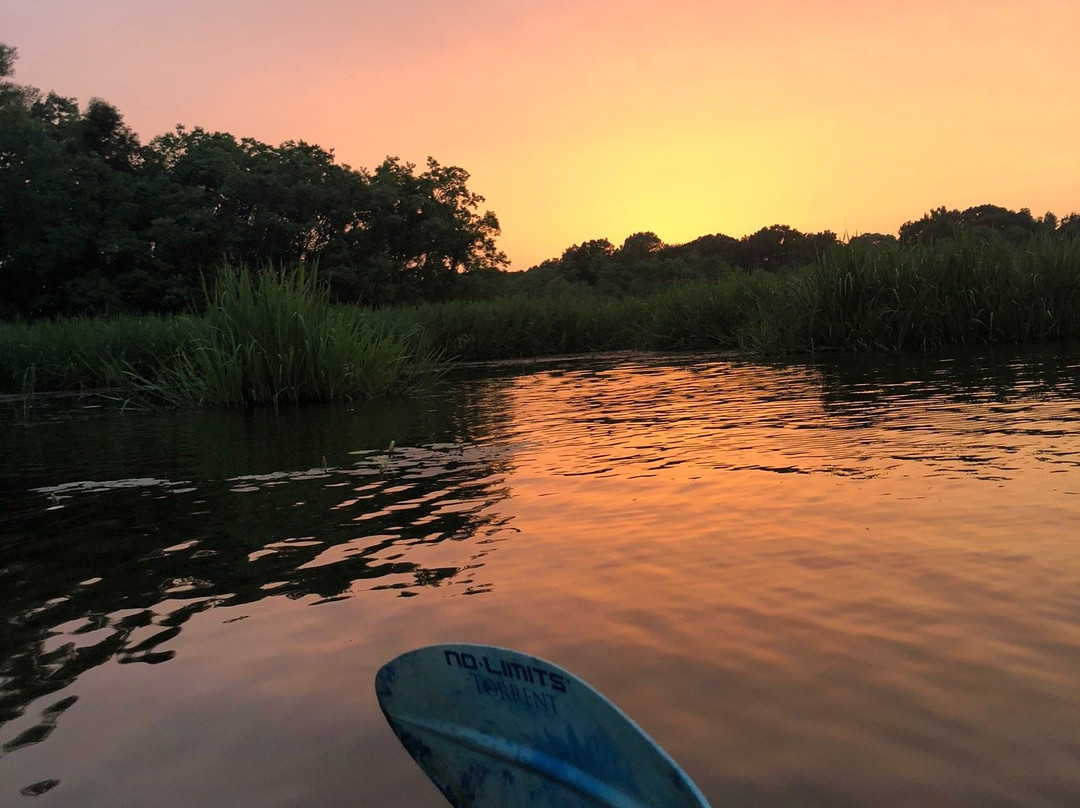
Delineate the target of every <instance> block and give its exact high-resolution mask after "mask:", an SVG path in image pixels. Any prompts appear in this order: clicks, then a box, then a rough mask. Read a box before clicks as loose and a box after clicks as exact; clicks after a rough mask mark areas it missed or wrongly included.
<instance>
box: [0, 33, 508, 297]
mask: <svg viewBox="0 0 1080 808" xmlns="http://www.w3.org/2000/svg"><path fill="white" fill-rule="evenodd" d="M15 58H16V51H15V49H14V48H12V47H10V46H6V45H0V316H22V317H46V316H54V315H67V314H74V313H91V312H92V313H100V312H117V311H125V310H131V311H146V312H154V311H158V312H174V311H180V310H185V309H187V308H189V307H190V306H191V304H192V301H193V300H195V299H197V297H198V292H199V288H200V283H201V279H202V274H203V273H204V272H208V271H212V270H213V269H214V268H216V267H217V266H219V265H221V264H222V263H223V262H231V263H239V264H247V265H252V266H260V267H261V266H267V265H270V264H275V265H281V264H291V263H295V262H306V263H315V262H317V264H318V266H319V271H320V276H321V277H322V278H324V279H326V280H329V282H330V285H331V288H332V290H333V294H334V295H335V296H336V297H337V299H339V300H342V301H350V302H355V301H361V302H364V303H367V304H372V305H385V304H392V303H401V302H411V301H416V300H423V299H437V298H442V297H445V296H446V295H447V294H448V289H449V287H450V286H452V285H453V282H454V280H455V279H456V277H457V276H458V274H460V273H463V272H469V271H474V270H498V269H500V268H501V267H503V266H505V265H506V263H507V261H506V257H505V256H504V255H503V254H502V253H501V252H500V251H499V250H498V249H497V247H496V243H495V239H496V237H497V235H498V234H499V222H498V219H497V218H496V217H495V215H494V214H493V213H492V212H490V211H485V210H482V209H481V207H480V206H481V204H482V203H483V201H484V200H483V197H481V196H479V195H478V194H475V193H473V192H472V191H471V190H469V188H468V185H467V182H468V180H469V174H468V172H466V171H465V170H464V169H462V168H458V167H454V166H444V165H441V164H439V163H438V162H437V161H436V160H435V159H433V158H429V159H428V161H427V165H426V167H425V168H424V169H423V170H420V169H417V167H416V166H415V165H413V164H411V163H407V162H402V161H401V160H399V159H398V158H395V157H389V158H387V159H386V160H385V161H384V162H383V163H382V164H380V165H379V166H377V167H376V168H375V169H374V170H372V171H369V170H366V169H363V168H361V169H353V168H351V167H350V166H348V165H345V164H341V163H338V162H337V161H336V160H335V158H334V154H333V152H332V151H328V150H326V149H323V148H320V147H319V146H315V145H312V144H309V143H305V142H303V141H288V142H285V143H282V144H281V145H279V146H272V145H269V144H266V143H262V142H260V141H258V140H255V139H253V138H237V137H235V136H233V135H231V134H229V133H226V132H210V131H207V130H205V129H202V128H199V127H195V128H191V129H188V128H185V127H183V126H177V127H176V129H175V130H174V131H172V132H169V133H166V134H164V135H161V136H159V137H155V138H153V139H152V140H151V141H150V142H149V143H147V144H141V143H140V142H139V139H138V137H137V136H136V135H135V133H134V132H133V131H132V130H131V129H130V128H129V127H128V126H127V125H125V124H124V121H123V118H122V116H121V114H120V112H119V111H118V110H117V109H116V108H115V107H113V106H112V105H110V104H108V103H107V102H105V101H103V100H101V99H97V98H95V99H92V100H91V101H90V102H89V103H88V104H87V105H86V106H85V107H84V108H82V109H80V108H79V105H78V104H77V103H76V101H75V100H74V99H72V98H66V97H63V96H60V95H58V94H56V93H54V92H49V93H43V92H42V91H40V90H38V89H37V88H34V87H29V86H22V85H18V84H15V83H14V82H13V81H11V80H9V79H10V77H11V76H12V75H13V70H14V62H15Z"/></svg>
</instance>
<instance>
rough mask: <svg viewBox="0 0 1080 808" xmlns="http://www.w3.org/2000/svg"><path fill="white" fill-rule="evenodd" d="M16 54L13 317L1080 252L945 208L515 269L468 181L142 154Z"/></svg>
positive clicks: (0, 129)
mask: <svg viewBox="0 0 1080 808" xmlns="http://www.w3.org/2000/svg"><path fill="white" fill-rule="evenodd" d="M15 57H16V51H15V49H14V48H11V47H9V46H6V45H0V317H13V316H14V317H24V318H41V317H51V316H58V315H70V314H78V313H102V312H113V313H115V312H121V311H139V312H162V313H165V312H177V311H184V310H189V309H190V307H191V306H192V304H193V303H195V302H197V301H198V299H199V292H200V287H201V282H202V279H203V277H204V273H211V272H213V271H214V270H215V269H216V268H217V267H218V266H220V265H222V264H223V263H231V264H246V265H249V266H252V267H256V268H260V267H266V266H271V265H278V266H280V265H287V264H294V263H308V264H317V266H318V267H319V274H320V277H321V278H322V279H323V280H326V281H328V282H329V285H330V290H331V293H332V294H333V296H334V298H335V299H336V300H337V301H339V302H343V303H360V304H362V305H368V306H386V305H397V304H409V303H416V302H421V301H436V300H445V299H450V298H472V299H476V298H491V297H496V296H500V295H516V294H524V295H536V294H545V295H550V294H560V293H564V292H567V291H574V292H581V291H588V290H595V291H596V292H598V293H606V294H618V295H644V294H650V293H652V292H654V291H656V290H658V289H659V288H662V287H664V286H666V285H670V284H671V283H674V282H679V281H692V280H702V279H710V278H716V277H719V276H720V275H722V274H724V273H726V272H731V271H744V272H753V271H768V272H776V271H783V270H784V269H786V268H791V267H801V266H806V265H809V264H811V263H813V262H814V261H815V260H816V259H817V258H819V257H820V256H822V255H823V254H824V253H825V252H827V251H828V250H832V249H836V248H839V247H842V246H844V245H846V246H848V247H852V248H871V249H900V248H903V247H904V246H905V245H913V244H925V243H931V242H935V241H941V240H944V239H955V238H974V239H982V240H986V239H994V240H999V241H1003V242H1007V243H1009V244H1013V245H1022V244H1023V243H1025V242H1026V241H1028V240H1030V239H1033V238H1036V237H1039V236H1047V237H1053V238H1080V216H1078V215H1077V214H1072V215H1070V216H1066V217H1065V218H1063V219H1061V220H1060V221H1059V220H1058V219H1057V217H1055V216H1054V215H1053V214H1051V213H1047V214H1045V215H1044V216H1042V217H1039V218H1037V217H1035V216H1034V215H1032V213H1031V211H1030V210H1028V209H1026V208H1024V209H1022V210H1020V211H1012V210H1008V209H1006V208H1002V207H998V206H996V205H980V206H977V207H971V208H968V209H966V210H950V209H946V208H944V207H941V208H936V209H934V210H931V211H929V212H928V213H926V214H925V215H924V216H923V217H922V218H920V219H918V220H915V221H910V222H906V223H905V224H904V225H903V226H901V228H900V230H899V235H898V236H893V235H889V234H881V233H867V234H860V235H857V236H854V237H852V238H850V239H847V240H846V241H844V242H842V241H841V239H839V238H838V237H837V235H836V234H835V233H833V232H831V231H828V230H826V231H822V232H819V233H803V232H800V231H799V230H797V229H795V228H793V227H789V226H786V225H780V224H776V225H771V226H769V227H764V228H762V229H760V230H758V231H757V232H755V233H752V234H749V235H746V236H743V237H742V238H733V237H731V236H727V235H724V234H722V233H716V234H712V235H705V236H701V237H700V238H697V239H694V240H693V241H691V242H688V243H686V244H678V245H670V244H665V243H664V242H663V241H662V240H661V239H660V238H659V237H658V236H657V235H656V234H655V233H652V232H640V233H634V234H633V235H631V236H629V237H628V238H626V239H625V240H624V241H623V243H622V244H621V245H620V246H618V247H616V246H615V245H614V244H613V243H612V242H610V241H609V240H607V239H606V238H599V239H592V240H588V241H585V242H583V243H581V244H574V245H572V246H571V247H568V248H567V249H566V250H565V251H564V252H563V253H562V255H561V256H560V257H558V258H552V259H550V260H547V261H544V262H542V263H540V264H538V265H537V266H534V267H532V268H530V269H528V270H526V271H525V272H509V271H507V269H506V267H507V263H508V262H507V259H506V256H505V255H504V254H503V253H502V252H500V251H499V249H498V248H497V245H496V238H497V236H498V235H499V222H498V219H497V218H496V216H495V214H494V213H492V212H491V211H486V210H482V208H481V205H482V204H483V202H484V199H483V197H481V196H479V195H478V194H476V193H474V192H472V191H471V190H470V189H469V188H468V185H467V183H468V180H469V174H468V172H467V171H465V170H464V169H462V168H458V167H454V166H443V165H440V164H439V163H438V162H437V161H436V160H434V159H433V158H429V159H428V162H427V165H426V167H425V168H424V169H423V170H419V169H418V168H417V167H416V166H415V165H413V164H411V163H407V162H402V161H401V160H399V159H398V158H395V157H389V158H387V159H386V160H385V161H384V162H383V163H381V164H380V165H378V166H377V167H376V168H375V169H374V170H370V171H369V170H367V169H364V168H360V169H353V168H351V167H350V166H348V165H345V164H342V163H338V162H337V161H336V160H335V157H334V154H333V152H332V151H328V150H326V149H323V148H321V147H319V146H316V145H312V144H308V143H305V142H303V141H287V142H285V143H282V144H281V145H279V146H272V145H269V144H266V143H262V142H260V141H258V140H255V139H253V138H237V137H235V136H233V135H231V134H229V133H227V132H210V131H207V130H204V129H202V128H200V127H195V128H191V129H188V128H185V127H184V126H177V127H176V129H175V130H174V131H172V132H168V133H166V134H163V135H160V136H158V137H155V138H153V139H152V140H151V141H150V142H149V143H147V144H145V145H144V144H140V142H139V139H138V137H137V136H136V135H135V133H134V132H133V131H132V130H131V129H130V128H129V127H128V126H127V125H125V124H124V121H123V117H122V116H121V114H120V112H119V111H118V110H117V109H116V108H115V107H113V106H112V105H110V104H108V103H107V102H105V101H102V100H101V99H97V98H95V99H91V100H90V102H89V103H88V104H87V105H86V106H85V108H82V109H80V107H79V105H78V104H77V103H76V101H75V100H74V99H71V98H66V97H63V96H60V95H57V94H56V93H53V92H49V93H43V92H42V91H40V90H38V89H36V88H34V87H28V86H22V85H18V84H16V83H14V82H13V81H11V80H10V77H11V76H12V75H13V70H14V62H15Z"/></svg>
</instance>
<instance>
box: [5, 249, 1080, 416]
mask: <svg viewBox="0 0 1080 808" xmlns="http://www.w3.org/2000/svg"><path fill="white" fill-rule="evenodd" d="M204 292H205V296H206V313H205V315H203V316H200V317H180V318H172V319H161V318H154V317H130V316H129V317H118V318H114V319H109V320H100V319H95V320H91V319H75V320H66V321H59V322H50V323H39V324H35V325H33V326H29V325H25V324H18V323H14V324H0V386H2V387H3V389H4V390H6V391H8V392H13V393H18V392H20V391H21V392H22V393H24V394H32V393H34V392H36V391H47V390H72V389H73V390H85V389H94V388H101V387H110V388H116V389H119V390H120V391H121V395H123V396H127V397H132V398H140V399H153V400H157V401H164V402H167V403H173V404H183V403H192V404H211V405H221V406H241V405H249V404H281V403H286V402H297V401H304V400H315V399H332V398H342V397H344V398H371V397H375V396H381V395H387V394H393V393H396V392H400V391H402V390H404V389H406V388H407V387H409V386H410V385H411V384H413V383H414V382H416V381H418V380H419V379H421V378H423V377H425V376H427V375H429V374H430V372H431V371H432V370H433V369H434V368H436V367H437V366H438V365H439V364H440V363H439V362H438V361H437V358H438V357H442V356H444V357H446V358H448V359H459V360H490V359H513V358H521V357H530V356H542V355H555V354H566V353H584V352H592V351H609V350H622V349H642V350H696V349H706V350H742V351H751V352H755V353H762V354H782V353H800V352H818V351H846V352H860V351H929V350H936V349H938V348H943V347H947V346H950V345H956V346H969V347H977V346H986V345H991V344H995V343H1003V342H1026V341H1033V340H1058V339H1070V338H1072V339H1075V338H1080V240H1075V239H1063V238H1049V237H1047V238H1036V239H1033V240H1032V241H1030V242H1028V243H1026V244H1024V245H1020V246H1018V245H1013V244H1009V243H1008V242H1006V241H1004V240H998V241H995V240H985V239H983V240H979V239H974V238H972V239H956V240H947V241H942V242H939V243H936V244H929V245H910V246H905V245H891V246H861V245H858V244H854V245H842V246H838V247H836V248H835V249H831V250H829V251H828V252H826V253H825V254H823V255H822V256H820V257H819V259H818V260H817V261H815V262H814V263H813V264H812V265H810V266H808V267H804V268H802V269H796V270H789V271H786V272H784V273H783V274H774V273H768V272H755V273H749V274H748V273H745V272H741V271H732V272H728V273H726V274H721V275H720V276H719V277H718V278H716V279H715V280H709V281H697V282H692V283H685V284H678V285H673V286H671V287H669V288H667V289H666V290H664V291H662V292H658V293H655V294H652V295H649V296H644V297H609V296H605V295H603V294H601V293H599V292H597V291H595V290H594V289H591V288H590V287H586V286H580V287H574V288H572V289H567V290H565V291H563V292H562V293H561V294H558V295H553V296H547V297H539V298H531V297H521V296H519V297H505V298H496V299H491V300H484V301H475V302H465V301H450V302H445V303H437V304H429V305H424V306H418V307H411V308H398V309H386V310H378V311H363V310H360V309H357V308H355V307H350V306H341V307H335V306H332V305H331V303H330V300H329V295H328V292H327V291H326V289H325V287H323V286H322V285H321V284H320V283H319V282H318V281H317V279H316V277H315V274H314V273H313V272H311V271H309V270H307V269H304V268H300V269H294V270H284V269H280V270H264V271H261V272H250V271H248V270H246V269H243V268H240V269H231V270H226V271H225V272H223V273H222V275H221V276H220V277H219V278H218V280H217V281H216V282H215V283H213V284H210V285H208V286H206V287H205V289H204Z"/></svg>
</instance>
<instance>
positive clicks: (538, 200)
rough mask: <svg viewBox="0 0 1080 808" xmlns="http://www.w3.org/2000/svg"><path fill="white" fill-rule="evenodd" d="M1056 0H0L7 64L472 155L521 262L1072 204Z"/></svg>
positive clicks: (110, 96) (125, 104)
mask: <svg viewBox="0 0 1080 808" xmlns="http://www.w3.org/2000/svg"><path fill="white" fill-rule="evenodd" d="M1078 31H1080V3H1076V2H1074V1H1073V0H1027V1H1026V2H1020V1H1019V0H890V1H888V2H873V0H864V1H863V2H856V1H855V0H804V1H803V2H795V1H794V0H788V1H787V2H780V1H778V0H766V2H758V3H751V2H747V0H742V2H715V1H714V2H685V1H684V0H669V2H668V3H666V4H664V5H663V6H661V5H660V4H657V3H646V2H641V1H640V0H622V1H621V2H619V3H613V2H600V1H599V0H576V2H575V1H573V0H535V2H528V1H527V0H474V2H458V1H457V0H411V1H410V0H308V1H307V2H304V3H297V2H294V1H293V0H290V2H284V0H229V1H228V2H226V1H225V0H184V2H176V0H171V1H170V2H164V0H0V41H3V42H5V43H6V44H9V45H14V46H15V47H17V48H18V49H19V57H20V58H19V61H18V62H17V63H16V75H15V80H16V81H18V82H20V83H25V84H32V85H35V86H38V87H41V88H42V89H46V90H56V91H57V92H59V93H61V94H63V95H69V96H75V97H76V98H78V99H79V101H80V102H81V103H83V104H85V103H86V101H88V100H89V99H90V98H91V97H94V96H97V97H101V98H104V99H105V100H107V101H109V102H110V103H112V104H115V105H116V106H117V107H118V108H119V109H120V111H121V113H122V114H123V115H124V117H125V120H126V121H127V123H128V124H129V125H130V126H132V127H133V128H134V129H135V130H136V131H137V132H138V133H139V135H140V136H141V137H142V139H143V140H144V141H145V140H148V139H149V138H151V137H153V136H154V135H157V134H161V133H162V132H165V131H167V130H169V129H171V128H172V127H173V126H174V125H175V124H177V123H184V124H185V125H188V126H196V125H198V126H204V127H206V128H208V129H220V130H225V131H229V132H232V133H233V134H235V135H237V136H250V137H255V138H258V139H259V140H263V141H267V142H271V143H279V142H281V141H283V140H307V141H309V142H314V143H318V144H319V145H322V146H324V147H327V148H332V149H333V150H334V151H335V153H336V154H337V156H338V158H339V159H340V160H341V161H343V162H347V163H349V164H351V165H353V166H367V167H373V166H374V165H376V164H377V163H379V162H380V161H381V160H382V159H383V158H384V157H385V156H387V155H396V156H400V157H402V158H404V159H407V160H411V161H413V162H416V163H419V164H422V163H423V161H424V159H425V158H426V157H427V155H429V154H430V155H432V156H434V157H435V158H436V159H438V160H439V161H440V162H442V163H445V164H454V165H460V166H462V167H464V168H465V169H467V170H468V171H469V172H470V173H471V174H472V180H471V182H470V187H471V188H472V189H473V190H474V191H476V192H478V193H480V194H482V195H484V196H485V197H487V206H488V207H490V208H491V209H492V210H494V211H495V212H496V213H497V214H498V216H499V218H500V221H501V222H502V227H503V236H502V238H501V240H500V244H501V247H502V249H504V250H505V251H506V252H507V254H508V255H509V256H510V258H511V260H512V261H513V266H514V267H515V268H517V269H524V268H526V267H528V266H530V265H532V264H534V263H537V262H539V261H541V260H543V259H545V258H549V257H554V256H557V255H559V254H560V253H561V252H562V251H563V249H564V248H566V247H567V246H569V245H571V244H573V243H576V242H581V241H584V240H586V239H590V238H601V237H606V238H608V239H610V240H611V241H613V242H615V243H616V244H618V243H620V242H621V241H622V239H624V238H625V237H626V236H627V235H629V234H631V233H633V232H636V231H639V230H652V231H654V232H656V233H657V234H658V235H659V236H660V237H661V238H662V239H664V240H665V241H667V242H669V243H680V242H684V241H688V240H690V239H693V238H695V237H697V236H699V235H703V234H705V233H715V232H723V233H727V234H729V235H733V236H740V235H743V234H745V233H747V232H752V231H754V230H757V229H758V228H760V227H763V226H766V225H769V224H774V223H783V224H790V225H792V226H794V227H797V228H799V229H801V230H821V229H830V230H834V231H837V232H838V233H840V234H841V235H843V234H845V233H846V234H848V235H853V234H855V233H858V232H868V231H883V232H893V233H895V232H896V230H897V228H898V227H899V226H900V225H901V224H902V223H903V222H905V221H907V220H910V219H915V218H918V217H919V216H921V215H922V214H923V213H924V212H925V211H927V210H928V209H930V208H932V207H937V206H939V205H946V206H949V207H967V206H970V205H976V204H982V203H987V202H990V203H995V204H1000V205H1005V206H1007V207H1011V208H1021V207H1028V208H1030V209H1031V210H1032V211H1033V212H1034V213H1035V214H1036V215H1041V214H1042V213H1043V212H1045V211H1047V210H1051V211H1053V212H1055V213H1057V214H1059V215H1064V214H1067V213H1070V212H1073V211H1080V148H1077V145H1076V144H1077V143H1080V48H1078V47H1077V46H1076V34H1077V32H1078Z"/></svg>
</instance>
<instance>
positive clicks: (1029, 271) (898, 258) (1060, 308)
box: [377, 238, 1080, 360]
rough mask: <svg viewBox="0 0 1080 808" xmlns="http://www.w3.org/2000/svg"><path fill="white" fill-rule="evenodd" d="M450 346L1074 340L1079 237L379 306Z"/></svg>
mask: <svg viewBox="0 0 1080 808" xmlns="http://www.w3.org/2000/svg"><path fill="white" fill-rule="evenodd" d="M377 316H378V317H379V318H380V322H382V323H383V325H384V327H386V328H389V329H393V328H395V327H402V326H407V327H409V328H415V329H419V330H422V331H423V332H424V333H425V334H426V335H427V339H428V340H429V344H430V345H432V346H437V347H439V348H441V349H443V350H445V351H446V353H447V355H448V356H451V357H455V358H459V359H466V360H478V359H499V358H517V357H523V356H537V355H544V354H549V355H550V354H559V353H579V352H587V351H597V350H617V349H646V350H686V349H720V350H725V349H731V350H742V351H751V352H754V353H763V354H783V353H806V352H819V351H820V352H828V351H843V352H866V351H916V352H922V351H929V350H936V349H938V348H943V347H946V346H950V345H955V346H968V347H972V346H975V347H977V346H986V345H992V344H996V343H1003V342H1027V341H1033V340H1054V339H1068V338H1078V337H1080V241H1076V240H1068V239H1054V238H1042V239H1034V240H1032V241H1031V242H1029V243H1027V244H1025V245H1023V246H1016V245H1012V244H1009V243H1008V242H1005V241H1004V240H1000V241H994V240H979V239H974V238H972V239H957V240H949V241H945V242H940V243H937V244H930V245H911V246H902V245H892V246H884V247H883V246H863V245H858V244H855V245H842V246H839V247H837V248H835V249H832V250H830V251H828V252H826V253H825V254H823V255H822V256H820V257H819V259H818V260H817V261H815V262H814V263H813V264H812V265H810V266H808V267H804V268H801V269H796V270H788V271H785V272H783V273H782V274H774V273H768V272H755V273H749V274H748V273H744V272H729V273H727V274H723V275H721V276H720V277H719V278H717V279H715V280H710V281H699V282H693V283H688V284H680V285H674V286H672V287H670V288H668V289H666V290H665V291H663V292H658V293H655V294H652V295H649V296H647V297H638V298H633V297H623V298H614V297H605V296H603V295H600V294H597V293H595V292H593V291H592V290H590V289H588V288H587V287H583V288H582V289H581V290H579V291H578V294H577V295H576V296H574V295H572V294H569V293H563V294H562V295H560V296H558V297H547V298H524V297H514V298H502V299H494V300H487V301H478V302H451V303H442V304H434V305H428V306H421V307H418V308H413V309H398V310H389V311H385V312H380V313H378V315H377Z"/></svg>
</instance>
